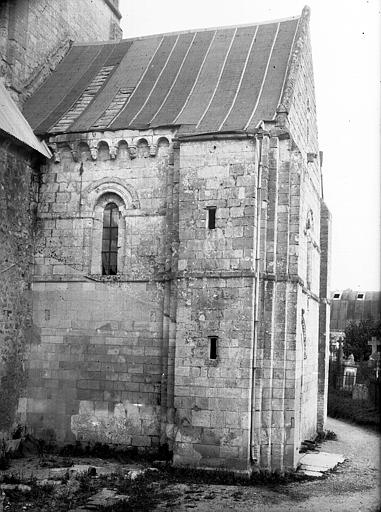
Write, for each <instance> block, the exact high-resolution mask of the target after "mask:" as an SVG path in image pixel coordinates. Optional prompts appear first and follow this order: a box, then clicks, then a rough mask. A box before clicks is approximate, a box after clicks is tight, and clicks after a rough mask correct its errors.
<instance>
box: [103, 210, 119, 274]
mask: <svg viewBox="0 0 381 512" xmlns="http://www.w3.org/2000/svg"><path fill="white" fill-rule="evenodd" d="M118 222H119V210H118V207H117V206H116V204H115V203H109V204H108V205H107V206H106V208H105V209H104V212H103V235H102V275H104V276H114V275H115V274H116V273H117V271H118V268H117V262H118Z"/></svg>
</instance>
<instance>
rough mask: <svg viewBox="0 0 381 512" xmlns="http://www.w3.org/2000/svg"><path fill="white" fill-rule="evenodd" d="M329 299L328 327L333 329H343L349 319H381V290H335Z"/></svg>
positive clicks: (376, 320)
mask: <svg viewBox="0 0 381 512" xmlns="http://www.w3.org/2000/svg"><path fill="white" fill-rule="evenodd" d="M331 299H332V302H331V320H330V328H331V330H333V331H344V329H345V327H346V325H347V324H348V323H349V322H351V321H355V322H358V321H360V320H368V319H371V320H373V321H375V322H378V321H380V320H381V291H354V290H350V289H348V290H344V291H343V292H340V291H335V292H332V294H331Z"/></svg>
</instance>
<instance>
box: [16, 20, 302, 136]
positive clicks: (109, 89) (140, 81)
mask: <svg viewBox="0 0 381 512" xmlns="http://www.w3.org/2000/svg"><path fill="white" fill-rule="evenodd" d="M299 19H300V18H291V19H288V20H283V21H277V22H271V23H264V24H260V25H248V26H240V27H229V28H218V29H207V30H199V31H191V32H186V33H174V34H161V35H155V36H149V37H144V38H137V39H129V40H123V41H121V42H119V43H104V44H91V45H75V46H73V47H72V48H71V49H70V51H69V52H68V54H67V55H66V57H65V58H64V59H63V61H62V62H61V63H60V64H59V65H58V67H57V68H56V70H55V71H54V72H53V73H52V75H51V76H50V77H49V78H48V79H47V80H46V82H45V83H44V84H43V85H42V87H41V88H40V89H39V90H38V91H37V92H36V93H35V94H34V95H33V96H32V97H31V98H30V99H29V100H28V101H27V103H26V104H25V107H24V114H25V116H26V118H27V119H28V121H29V123H30V124H31V126H32V128H33V129H34V130H35V132H36V133H39V134H46V133H50V134H55V133H64V132H65V133H67V132H85V131H94V130H97V131H99V130H118V129H126V128H129V129H148V128H155V127H159V126H181V127H182V131H183V132H185V133H205V132H227V131H240V130H252V129H254V128H255V127H256V126H257V125H258V123H259V122H260V121H261V120H263V119H265V120H271V119H273V118H274V115H275V113H276V109H277V106H278V105H279V102H280V98H281V96H282V93H283V90H284V86H285V81H286V76H287V70H288V65H289V62H290V55H291V54H292V49H293V45H294V41H295V36H296V32H297V29H298V22H299Z"/></svg>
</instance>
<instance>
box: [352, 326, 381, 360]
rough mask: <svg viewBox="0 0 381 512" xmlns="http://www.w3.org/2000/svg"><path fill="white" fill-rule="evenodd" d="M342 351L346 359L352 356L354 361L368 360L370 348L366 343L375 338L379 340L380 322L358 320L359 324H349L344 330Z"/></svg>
mask: <svg viewBox="0 0 381 512" xmlns="http://www.w3.org/2000/svg"><path fill="white" fill-rule="evenodd" d="M344 332H345V338H344V343H343V350H344V354H345V356H346V357H348V356H349V355H350V354H353V356H354V358H355V361H364V360H366V359H368V357H369V356H370V354H371V352H372V347H371V346H370V345H368V341H370V339H371V338H372V336H375V337H376V338H381V322H377V323H376V322H374V321H373V320H370V319H369V320H360V322H353V321H352V322H349V324H348V325H347V327H346V328H345V331H344Z"/></svg>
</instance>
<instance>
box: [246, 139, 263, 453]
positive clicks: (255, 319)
mask: <svg viewBox="0 0 381 512" xmlns="http://www.w3.org/2000/svg"><path fill="white" fill-rule="evenodd" d="M255 141H256V166H257V169H256V171H257V176H258V178H257V211H256V230H255V244H256V245H255V268H254V270H255V273H254V287H253V342H252V347H253V351H252V365H251V397H250V398H251V399H250V433H249V438H250V462H251V463H256V462H257V461H258V454H257V453H256V450H255V448H254V447H253V439H254V429H255V418H254V414H255V410H254V405H255V379H256V366H257V345H258V334H259V272H260V254H261V244H260V240H261V210H262V166H263V164H262V141H263V134H262V133H261V132H259V133H257V134H256V135H255Z"/></svg>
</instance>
